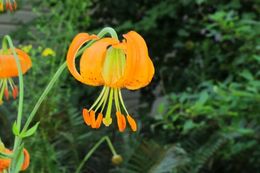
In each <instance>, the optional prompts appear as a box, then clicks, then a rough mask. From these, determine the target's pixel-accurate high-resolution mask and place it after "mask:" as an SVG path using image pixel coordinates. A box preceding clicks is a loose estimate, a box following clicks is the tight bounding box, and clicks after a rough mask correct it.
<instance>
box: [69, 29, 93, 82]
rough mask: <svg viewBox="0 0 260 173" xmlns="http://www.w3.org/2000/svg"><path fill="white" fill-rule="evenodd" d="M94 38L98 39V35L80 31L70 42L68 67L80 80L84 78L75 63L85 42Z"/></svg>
mask: <svg viewBox="0 0 260 173" xmlns="http://www.w3.org/2000/svg"><path fill="white" fill-rule="evenodd" d="M93 39H97V36H96V35H89V34H88V33H79V34H78V35H76V37H75V38H74V39H73V41H72V43H71V44H70V47H69V50H68V53H67V65H68V69H69V71H70V73H71V74H72V76H73V77H74V78H75V79H77V80H78V81H80V82H83V78H82V76H81V75H80V74H79V72H78V70H77V69H76V65H75V59H76V55H77V53H78V51H79V49H80V48H81V46H82V45H83V44H85V43H86V42H88V41H89V40H93ZM83 83H84V82H83Z"/></svg>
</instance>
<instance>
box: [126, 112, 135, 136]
mask: <svg viewBox="0 0 260 173" xmlns="http://www.w3.org/2000/svg"><path fill="white" fill-rule="evenodd" d="M126 118H127V121H128V123H129V124H130V127H131V129H132V130H133V131H134V132H135V131H136V130H137V124H136V122H135V120H134V119H133V118H132V117H131V116H130V115H127V117H126Z"/></svg>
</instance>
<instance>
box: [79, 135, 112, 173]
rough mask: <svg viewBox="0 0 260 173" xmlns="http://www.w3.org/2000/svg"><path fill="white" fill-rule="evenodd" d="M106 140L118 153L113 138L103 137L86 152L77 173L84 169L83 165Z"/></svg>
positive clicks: (110, 147)
mask: <svg viewBox="0 0 260 173" xmlns="http://www.w3.org/2000/svg"><path fill="white" fill-rule="evenodd" d="M104 141H106V142H107V144H108V146H109V149H110V150H111V152H112V154H113V155H117V153H116V150H115V148H114V146H113V144H112V142H111V140H110V139H109V137H108V136H104V137H102V138H101V139H100V140H99V141H98V142H97V143H96V144H95V145H94V146H93V147H92V148H91V150H90V151H89V152H88V153H87V154H86V156H85V157H84V158H83V160H82V161H81V162H80V165H79V166H78V168H77V170H76V172H75V173H79V172H80V170H81V169H82V167H83V166H84V164H85V163H86V162H87V161H88V159H89V158H90V157H91V156H92V154H93V153H94V152H95V151H96V150H97V148H98V147H99V146H100V145H101V144H102V143H103V142H104Z"/></svg>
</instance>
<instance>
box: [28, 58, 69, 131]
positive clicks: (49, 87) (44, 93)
mask: <svg viewBox="0 0 260 173" xmlns="http://www.w3.org/2000/svg"><path fill="white" fill-rule="evenodd" d="M66 66H67V63H66V62H64V63H63V64H62V65H61V66H60V67H59V69H58V70H57V71H56V73H55V74H54V76H53V78H52V79H51V81H50V82H49V84H48V85H47V87H46V88H45V90H44V92H43V93H42V95H41V96H40V98H39V100H38V101H37V103H36V104H35V106H34V108H33V110H32V112H31V113H30V115H29V117H28V119H27V121H26V123H25V125H24V127H23V132H25V131H26V130H27V129H28V127H29V125H30V123H31V122H32V120H33V118H34V116H35V114H36V112H37V111H38V109H39V107H40V106H41V104H42V102H43V100H44V99H45V98H46V96H47V94H48V93H49V92H50V90H51V89H52V87H53V85H54V84H55V82H56V81H57V80H58V79H59V77H60V76H61V74H62V72H63V70H64V69H65V68H66Z"/></svg>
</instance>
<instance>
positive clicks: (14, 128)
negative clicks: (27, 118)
mask: <svg viewBox="0 0 260 173" xmlns="http://www.w3.org/2000/svg"><path fill="white" fill-rule="evenodd" d="M12 129H13V133H14V135H15V136H19V129H18V127H17V123H16V121H15V122H14V124H13V128H12Z"/></svg>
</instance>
